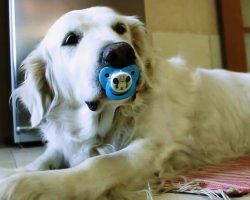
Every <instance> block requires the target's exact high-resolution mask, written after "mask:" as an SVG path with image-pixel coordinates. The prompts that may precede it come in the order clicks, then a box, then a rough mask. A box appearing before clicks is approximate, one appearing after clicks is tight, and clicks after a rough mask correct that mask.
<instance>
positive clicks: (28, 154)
mask: <svg viewBox="0 0 250 200" xmlns="http://www.w3.org/2000/svg"><path fill="white" fill-rule="evenodd" d="M43 151H44V147H32V148H22V147H8V148H0V168H1V167H3V168H15V167H20V166H24V165H26V164H28V163H30V162H31V161H33V160H34V159H35V158H37V157H38V156H39V155H40V154H41V153H42V152H43ZM155 200H208V198H207V197H204V196H199V195H186V194H171V193H168V194H164V195H160V196H158V197H156V198H155ZM232 200H250V196H244V197H241V198H232Z"/></svg>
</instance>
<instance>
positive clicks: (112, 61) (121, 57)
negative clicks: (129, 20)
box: [101, 42, 135, 68]
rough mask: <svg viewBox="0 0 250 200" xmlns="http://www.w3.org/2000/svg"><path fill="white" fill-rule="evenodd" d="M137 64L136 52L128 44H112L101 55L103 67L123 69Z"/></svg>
mask: <svg viewBox="0 0 250 200" xmlns="http://www.w3.org/2000/svg"><path fill="white" fill-rule="evenodd" d="M134 63H135V52H134V50H133V48H132V47H131V46H130V45H129V44H128V43H126V42H117V43H112V44H109V45H107V46H105V47H104V49H103V51H102V53H101V65H102V66H107V65H108V66H110V67H114V68H123V67H126V66H129V65H131V64H134Z"/></svg>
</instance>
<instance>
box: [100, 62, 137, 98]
mask: <svg viewBox="0 0 250 200" xmlns="http://www.w3.org/2000/svg"><path fill="white" fill-rule="evenodd" d="M139 76H140V69H139V67H138V66H137V65H130V66H128V67H124V68H122V69H117V68H112V67H109V66H107V67H104V68H103V69H102V70H101V71H100V73H99V81H100V84H101V86H102V88H103V89H104V90H105V93H106V96H107V98H109V99H111V100H122V99H126V98H128V97H130V96H132V95H133V94H134V93H135V90H136V85H137V83H138V80H139Z"/></svg>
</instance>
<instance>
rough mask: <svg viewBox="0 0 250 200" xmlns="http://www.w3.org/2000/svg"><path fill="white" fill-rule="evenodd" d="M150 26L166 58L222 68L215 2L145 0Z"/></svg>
mask: <svg viewBox="0 0 250 200" xmlns="http://www.w3.org/2000/svg"><path fill="white" fill-rule="evenodd" d="M145 8H146V21H147V27H148V29H149V30H150V32H151V33H152V40H153V44H154V47H155V49H156V50H157V51H159V52H160V53H161V54H162V55H163V56H164V57H165V58H170V57H173V56H176V55H181V56H183V57H184V58H185V59H186V60H187V63H188V64H190V65H192V66H202V67H208V68H210V67H212V68H218V67H221V66H222V61H221V52H220V38H219V34H218V27H217V16H216V5H215V0H145Z"/></svg>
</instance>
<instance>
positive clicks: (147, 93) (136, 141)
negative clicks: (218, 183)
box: [0, 7, 250, 200]
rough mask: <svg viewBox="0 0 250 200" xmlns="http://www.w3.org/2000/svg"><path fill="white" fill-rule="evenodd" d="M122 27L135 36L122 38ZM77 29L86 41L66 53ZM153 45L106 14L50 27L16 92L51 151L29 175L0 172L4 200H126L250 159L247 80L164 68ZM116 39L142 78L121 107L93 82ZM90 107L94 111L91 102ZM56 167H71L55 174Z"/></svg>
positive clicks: (132, 26)
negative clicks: (171, 180) (208, 168)
mask: <svg viewBox="0 0 250 200" xmlns="http://www.w3.org/2000/svg"><path fill="white" fill-rule="evenodd" d="M116 22H122V23H124V24H125V26H126V27H127V30H128V31H127V32H126V33H125V34H123V35H119V34H117V33H116V32H115V31H114V30H113V29H112V25H113V24H114V23H116ZM72 30H73V31H78V32H81V33H82V39H81V41H80V42H79V44H78V45H77V46H75V47H65V46H62V45H61V44H62V41H63V38H64V37H65V35H66V34H67V32H69V31H72ZM146 37H147V36H146V31H145V29H144V27H143V24H142V23H141V22H140V21H139V20H137V19H136V18H134V17H127V16H121V15H119V14H117V13H115V12H114V11H112V10H111V9H108V8H103V7H96V8H90V9H85V10H79V11H72V12H70V13H67V14H66V15H64V16H63V17H61V18H60V19H59V20H58V21H57V22H56V23H55V24H54V25H53V26H52V28H51V29H50V30H49V31H48V33H47V35H46V36H45V38H44V39H43V41H42V42H41V44H40V45H39V46H38V48H37V49H36V50H34V52H32V53H31V55H30V56H29V57H28V58H27V59H26V60H25V61H24V64H23V68H24V69H25V71H26V80H25V82H24V83H23V85H22V86H21V87H20V88H19V89H18V90H17V91H16V95H17V96H18V97H19V98H20V99H21V100H22V101H23V103H24V104H25V105H26V107H27V109H28V110H29V111H30V113H31V122H32V125H33V126H38V127H40V128H41V130H42V132H43V137H44V139H45V140H47V141H48V144H47V150H46V151H45V153H44V154H43V155H42V156H41V157H39V158H38V159H36V160H35V161H34V162H33V163H31V164H29V165H28V166H26V167H25V168H24V169H17V170H13V171H12V170H2V171H0V177H2V179H1V180H0V185H1V187H0V199H11V200H13V199H18V200H19V199H22V200H27V199H46V200H47V199H60V200H63V199H116V200H120V199H123V197H122V196H124V192H123V190H125V188H126V189H127V190H129V189H130V190H133V191H135V190H139V189H143V188H146V187H147V182H148V180H150V179H154V174H159V176H160V177H170V176H173V175H175V174H177V173H179V172H181V171H182V170H184V169H188V168H193V167H197V166H200V165H204V164H207V163H217V162H221V161H223V160H226V159H229V158H233V157H237V156H240V155H242V154H249V151H250V133H249V131H250V123H249V119H250V109H249V107H250V76H249V74H241V73H232V72H227V71H224V70H206V69H192V68H189V67H187V66H185V63H183V62H179V61H180V60H178V59H172V60H170V62H165V61H164V60H161V59H159V58H157V57H156V56H155V55H154V54H153V52H152V48H151V46H150V45H149V44H148V42H147V38H146ZM119 41H125V42H127V43H129V44H130V45H131V46H132V47H133V48H134V50H135V52H136V57H137V61H136V62H137V65H138V66H139V67H140V68H141V78H140V83H139V85H138V87H137V93H136V96H135V97H133V98H130V99H127V100H125V101H118V102H115V101H109V100H107V99H106V98H104V97H103V96H102V93H101V89H100V86H99V84H98V83H97V81H96V78H97V76H98V72H99V71H98V70H100V69H99V68H98V58H99V56H100V51H101V48H102V47H103V46H104V45H106V44H108V43H112V42H119ZM93 100H99V102H100V104H99V107H98V110H97V111H95V112H93V111H91V110H90V109H89V108H88V106H87V105H86V104H85V103H84V102H85V101H93ZM59 168H67V169H62V170H50V171H49V169H59ZM41 170H44V171H41ZM156 172H157V173H156ZM125 194H126V195H128V192H125ZM127 198H129V197H127ZM130 199H135V197H133V198H130Z"/></svg>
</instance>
